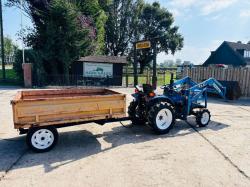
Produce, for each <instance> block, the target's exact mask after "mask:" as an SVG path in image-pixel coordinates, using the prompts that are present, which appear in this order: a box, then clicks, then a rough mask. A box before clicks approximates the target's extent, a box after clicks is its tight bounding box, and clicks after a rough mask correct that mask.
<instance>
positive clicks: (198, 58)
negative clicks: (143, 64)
mask: <svg viewBox="0 0 250 187" xmlns="http://www.w3.org/2000/svg"><path fill="white" fill-rule="evenodd" d="M222 42H223V40H212V41H211V42H210V43H209V44H208V46H207V47H201V46H194V45H186V46H184V48H183V49H182V50H181V51H179V52H177V53H176V54H175V55H166V54H165V53H160V54H159V55H158V56H157V63H162V62H164V61H165V60H174V61H175V60H176V59H181V60H182V61H191V62H192V63H194V64H203V63H204V62H205V61H206V60H207V58H208V57H209V56H210V54H211V51H214V50H216V49H217V48H218V47H219V46H220V45H221V43H222Z"/></svg>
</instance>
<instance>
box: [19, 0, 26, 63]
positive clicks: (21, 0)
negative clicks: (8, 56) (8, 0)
mask: <svg viewBox="0 0 250 187" xmlns="http://www.w3.org/2000/svg"><path fill="white" fill-rule="evenodd" d="M20 3H21V7H23V0H20ZM21 34H22V55H23V64H24V63H25V56H24V39H23V12H22V8H21Z"/></svg>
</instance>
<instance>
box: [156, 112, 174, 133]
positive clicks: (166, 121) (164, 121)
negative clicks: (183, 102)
mask: <svg viewBox="0 0 250 187" xmlns="http://www.w3.org/2000/svg"><path fill="white" fill-rule="evenodd" d="M172 121H173V114H172V112H171V111H170V110H169V109H167V108H164V109H162V110H160V111H159V112H158V114H157V116H156V125H157V127H158V128H159V129H161V130H165V129H167V128H168V127H169V126H170V125H171V123H172Z"/></svg>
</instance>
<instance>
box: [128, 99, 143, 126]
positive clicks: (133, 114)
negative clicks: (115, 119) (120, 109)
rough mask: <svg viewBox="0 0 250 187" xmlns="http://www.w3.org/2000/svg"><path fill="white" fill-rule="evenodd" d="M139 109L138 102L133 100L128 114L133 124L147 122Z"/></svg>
mask: <svg viewBox="0 0 250 187" xmlns="http://www.w3.org/2000/svg"><path fill="white" fill-rule="evenodd" d="M139 112H140V111H138V102H136V101H132V102H131V103H130V105H129V107H128V116H129V118H130V120H131V121H132V124H133V125H140V124H145V120H144V119H142V116H141V114H139Z"/></svg>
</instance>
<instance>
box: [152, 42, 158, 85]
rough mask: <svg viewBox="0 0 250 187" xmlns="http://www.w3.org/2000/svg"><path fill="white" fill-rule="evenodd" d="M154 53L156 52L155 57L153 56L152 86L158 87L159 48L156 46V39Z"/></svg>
mask: <svg viewBox="0 0 250 187" xmlns="http://www.w3.org/2000/svg"><path fill="white" fill-rule="evenodd" d="M153 46H154V48H153V53H154V55H153V56H154V57H153V77H152V86H153V88H154V89H156V88H157V70H156V57H157V52H156V50H157V48H156V41H154V42H153Z"/></svg>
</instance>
